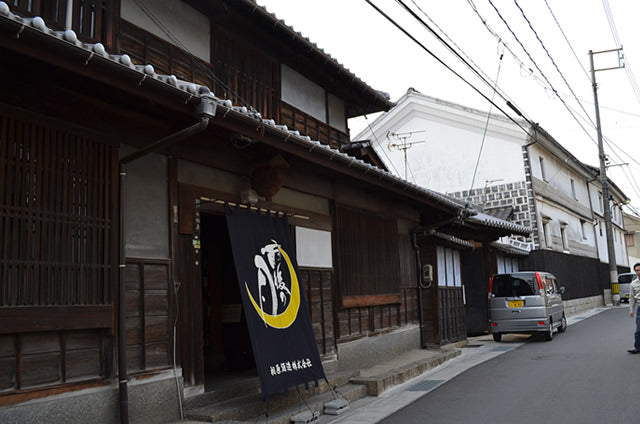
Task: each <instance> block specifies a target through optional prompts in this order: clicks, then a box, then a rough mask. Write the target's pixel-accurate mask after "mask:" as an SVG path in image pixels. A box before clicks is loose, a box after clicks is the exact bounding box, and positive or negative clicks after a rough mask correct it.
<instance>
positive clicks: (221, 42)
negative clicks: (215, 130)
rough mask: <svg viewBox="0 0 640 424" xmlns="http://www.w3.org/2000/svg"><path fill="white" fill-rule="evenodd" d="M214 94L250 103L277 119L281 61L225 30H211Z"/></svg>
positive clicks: (267, 115) (233, 100)
mask: <svg viewBox="0 0 640 424" xmlns="http://www.w3.org/2000/svg"><path fill="white" fill-rule="evenodd" d="M211 64H212V68H213V69H212V70H213V73H215V75H216V81H215V85H214V86H213V88H214V90H213V91H214V93H216V95H218V96H220V97H223V98H225V99H231V101H232V102H233V103H234V104H238V105H243V106H247V107H249V106H252V107H254V108H256V109H257V110H258V112H260V113H261V114H262V116H263V117H264V118H272V119H275V120H276V121H278V120H279V118H280V116H279V106H280V64H279V63H278V62H277V61H276V60H275V59H273V58H271V57H269V56H267V55H266V54H265V53H264V50H263V49H260V48H259V47H255V46H253V45H252V44H250V43H249V42H248V41H246V40H244V39H242V37H238V36H236V35H234V34H231V33H229V32H227V31H226V30H224V29H222V28H220V27H219V26H214V27H212V29H211Z"/></svg>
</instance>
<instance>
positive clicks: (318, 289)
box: [298, 267, 336, 356]
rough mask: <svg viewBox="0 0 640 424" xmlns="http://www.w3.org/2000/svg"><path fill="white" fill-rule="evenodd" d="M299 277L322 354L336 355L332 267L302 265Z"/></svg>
mask: <svg viewBox="0 0 640 424" xmlns="http://www.w3.org/2000/svg"><path fill="white" fill-rule="evenodd" d="M298 273H299V275H298V278H299V279H300V283H301V284H302V286H303V287H304V293H305V295H306V297H307V304H308V308H309V315H310V318H311V325H312V327H313V333H314V335H315V337H316V342H317V343H318V351H319V352H320V355H322V356H331V355H335V353H336V349H335V338H334V332H333V302H332V285H333V284H332V279H333V272H332V270H330V269H327V270H323V269H314V268H304V267H300V269H299V270H298Z"/></svg>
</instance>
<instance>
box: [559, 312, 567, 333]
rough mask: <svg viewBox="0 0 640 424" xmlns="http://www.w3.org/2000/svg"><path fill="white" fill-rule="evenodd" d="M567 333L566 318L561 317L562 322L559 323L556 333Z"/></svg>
mask: <svg viewBox="0 0 640 424" xmlns="http://www.w3.org/2000/svg"><path fill="white" fill-rule="evenodd" d="M565 331H567V318H566V317H565V316H564V315H562V321H561V322H560V327H558V333H564V332H565Z"/></svg>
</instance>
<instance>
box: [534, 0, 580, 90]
mask: <svg viewBox="0 0 640 424" xmlns="http://www.w3.org/2000/svg"><path fill="white" fill-rule="evenodd" d="M544 3H545V4H546V5H547V9H549V13H551V16H552V17H553V20H554V21H555V23H556V25H557V26H558V29H559V30H560V32H561V33H562V36H563V37H564V41H566V42H567V44H568V45H569V49H571V53H573V57H575V59H576V61H577V62H578V64H579V65H580V68H581V69H582V72H584V75H585V76H586V77H587V79H588V80H589V82H591V77H590V76H589V73H588V72H587V70H586V69H585V67H584V65H583V64H582V62H580V59H579V58H578V55H577V54H576V52H575V50H574V49H573V46H572V45H571V43H570V42H569V39H568V38H567V35H566V34H565V33H564V31H563V29H562V27H561V26H560V22H558V19H556V15H555V14H554V13H553V10H551V6H549V2H547V0H544Z"/></svg>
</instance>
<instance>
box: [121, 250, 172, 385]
mask: <svg viewBox="0 0 640 424" xmlns="http://www.w3.org/2000/svg"><path fill="white" fill-rule="evenodd" d="M125 275H126V277H125V284H126V294H125V297H126V320H127V321H126V326H127V361H128V362H127V365H128V367H129V371H130V372H136V371H144V370H153V369H158V368H165V367H167V366H169V365H170V363H171V319H170V317H171V314H170V311H171V310H172V305H171V304H170V302H172V299H173V296H172V295H171V292H170V287H169V284H170V279H169V264H168V262H167V261H149V260H138V259H136V260H134V259H128V260H127V268H126V271H125Z"/></svg>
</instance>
